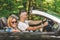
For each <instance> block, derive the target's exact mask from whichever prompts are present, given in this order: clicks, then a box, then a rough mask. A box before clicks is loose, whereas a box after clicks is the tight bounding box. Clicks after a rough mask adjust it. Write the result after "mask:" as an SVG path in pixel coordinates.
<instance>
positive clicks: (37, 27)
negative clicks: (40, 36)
mask: <svg viewBox="0 0 60 40" xmlns="http://www.w3.org/2000/svg"><path fill="white" fill-rule="evenodd" d="M41 27H43V26H42V25H40V26H34V27H28V28H27V30H37V29H39V28H41Z"/></svg>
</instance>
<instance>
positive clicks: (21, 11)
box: [19, 10, 27, 15]
mask: <svg viewBox="0 0 60 40" xmlns="http://www.w3.org/2000/svg"><path fill="white" fill-rule="evenodd" d="M23 12H27V11H26V10H20V12H19V15H20V14H21V13H23Z"/></svg>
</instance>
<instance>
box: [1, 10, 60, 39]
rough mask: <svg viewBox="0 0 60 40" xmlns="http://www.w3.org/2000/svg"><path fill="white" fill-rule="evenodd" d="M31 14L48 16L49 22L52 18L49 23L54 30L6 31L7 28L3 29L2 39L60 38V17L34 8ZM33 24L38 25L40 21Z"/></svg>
mask: <svg viewBox="0 0 60 40" xmlns="http://www.w3.org/2000/svg"><path fill="white" fill-rule="evenodd" d="M31 14H34V15H38V16H43V17H45V18H47V20H48V23H49V22H50V21H51V20H52V22H51V23H50V24H49V26H50V27H51V28H52V31H49V32H20V33H19V32H17V33H12V32H11V33H9V32H5V31H4V30H5V29H1V30H0V40H60V19H59V18H58V17H56V16H53V15H51V14H48V13H46V12H42V11H39V10H32V11H31ZM53 22H54V24H52V23H53ZM32 24H33V23H32ZM32 24H30V25H31V26H34V25H35V26H36V25H38V24H39V23H37V24H33V25H32Z"/></svg>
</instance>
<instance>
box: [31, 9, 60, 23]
mask: <svg viewBox="0 0 60 40" xmlns="http://www.w3.org/2000/svg"><path fill="white" fill-rule="evenodd" d="M31 14H36V15H41V16H44V17H46V18H49V19H51V20H53V21H55V22H57V23H60V19H59V18H57V17H56V16H53V15H51V14H48V13H46V12H42V11H39V10H32V11H31Z"/></svg>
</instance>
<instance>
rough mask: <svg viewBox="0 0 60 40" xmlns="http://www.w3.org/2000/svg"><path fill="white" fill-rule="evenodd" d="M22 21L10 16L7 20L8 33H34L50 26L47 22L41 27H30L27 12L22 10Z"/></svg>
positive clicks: (20, 15) (20, 14)
mask: <svg viewBox="0 0 60 40" xmlns="http://www.w3.org/2000/svg"><path fill="white" fill-rule="evenodd" d="M19 17H20V20H19V21H17V19H16V18H15V17H14V16H9V17H8V20H7V25H8V28H6V32H29V31H34V30H37V29H40V28H43V27H46V26H47V25H48V22H45V23H44V24H41V25H39V26H34V27H31V26H29V24H28V23H29V22H30V21H27V18H28V15H27V12H26V11H25V10H22V11H21V12H20V13H19Z"/></svg>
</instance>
